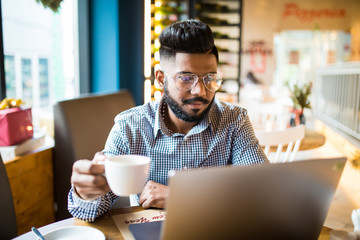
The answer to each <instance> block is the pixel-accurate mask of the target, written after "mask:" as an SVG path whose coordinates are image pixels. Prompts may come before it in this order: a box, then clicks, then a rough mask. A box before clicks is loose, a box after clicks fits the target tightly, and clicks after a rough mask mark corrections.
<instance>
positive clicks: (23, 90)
mask: <svg viewBox="0 0 360 240" xmlns="http://www.w3.org/2000/svg"><path fill="white" fill-rule="evenodd" d="M1 4H2V6H1V7H2V17H3V18H2V24H3V40H4V56H5V57H4V60H5V61H4V65H5V66H4V67H5V76H6V77H5V85H6V96H7V97H8V98H20V99H22V100H23V101H24V102H25V105H26V106H28V107H31V108H32V112H33V120H34V126H35V127H44V128H48V127H49V126H40V123H39V122H41V118H47V117H50V118H51V115H52V106H53V104H54V103H56V102H57V101H59V100H64V99H69V98H74V97H76V96H78V95H79V90H78V89H79V87H78V85H79V83H78V82H79V81H78V76H76V75H75V72H77V71H75V67H74V66H75V65H76V66H77V64H75V57H74V56H75V54H74V46H75V44H74V43H75V39H74V29H76V28H74V24H76V22H74V19H77V15H75V16H74V13H75V12H76V11H74V6H76V5H77V0H63V1H62V2H61V5H60V9H59V10H58V12H53V11H52V10H51V9H49V8H45V7H44V6H43V5H42V4H41V2H37V1H36V0H2V1H1ZM50 131H52V130H51V129H50Z"/></svg>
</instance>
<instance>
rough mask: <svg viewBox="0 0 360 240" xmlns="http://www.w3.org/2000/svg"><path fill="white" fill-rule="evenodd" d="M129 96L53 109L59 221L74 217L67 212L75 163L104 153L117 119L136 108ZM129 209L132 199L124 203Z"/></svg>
mask: <svg viewBox="0 0 360 240" xmlns="http://www.w3.org/2000/svg"><path fill="white" fill-rule="evenodd" d="M134 106H135V103H134V100H133V98H132V95H131V94H130V92H128V91H125V90H122V91H120V92H117V93H111V94H102V95H87V96H84V97H81V98H77V99H71V100H66V101H61V102H58V103H57V104H56V105H55V106H54V122H55V134H54V138H55V147H54V180H55V184H54V185H55V202H56V205H57V211H56V219H57V220H61V219H65V218H68V217H71V215H70V213H69V212H68V210H67V195H68V192H69V189H70V177H71V172H72V166H73V164H74V162H75V161H76V160H79V159H92V158H93V157H94V154H95V153H96V152H98V151H101V150H103V148H104V146H105V142H106V139H107V137H108V135H109V132H110V130H111V128H112V126H113V125H114V117H115V116H116V115H117V114H119V113H120V112H122V111H124V110H127V109H129V108H131V107H134ZM124 201H125V202H124V203H123V205H124V204H127V205H129V203H128V202H129V199H128V198H125V199H124Z"/></svg>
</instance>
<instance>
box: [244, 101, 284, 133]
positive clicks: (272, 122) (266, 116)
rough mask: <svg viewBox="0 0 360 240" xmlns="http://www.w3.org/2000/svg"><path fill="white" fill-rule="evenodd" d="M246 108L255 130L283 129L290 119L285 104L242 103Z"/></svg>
mask: <svg viewBox="0 0 360 240" xmlns="http://www.w3.org/2000/svg"><path fill="white" fill-rule="evenodd" d="M243 107H245V108H246V109H247V110H248V114H249V118H250V121H251V124H252V125H253V127H254V129H256V130H266V131H271V130H284V129H286V125H287V121H288V120H289V119H290V117H289V114H288V112H289V111H288V110H287V109H286V107H285V106H283V105H281V104H278V103H258V104H253V105H244V106H243Z"/></svg>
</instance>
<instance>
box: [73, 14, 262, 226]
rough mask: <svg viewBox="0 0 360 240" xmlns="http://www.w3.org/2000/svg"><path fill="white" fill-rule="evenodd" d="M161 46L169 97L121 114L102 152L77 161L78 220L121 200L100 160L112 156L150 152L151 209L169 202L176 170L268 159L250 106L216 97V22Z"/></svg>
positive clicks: (174, 35) (177, 28) (181, 25)
mask: <svg viewBox="0 0 360 240" xmlns="http://www.w3.org/2000/svg"><path fill="white" fill-rule="evenodd" d="M160 44H161V47H160V65H161V70H158V71H156V80H157V81H158V83H159V85H160V86H161V87H162V88H163V89H164V95H163V97H162V99H161V101H160V102H156V101H154V102H150V103H147V104H144V105H142V106H138V107H135V108H132V109H129V110H127V111H124V112H122V113H120V114H119V115H118V116H117V117H116V118H115V125H114V126H113V128H112V130H111V132H110V134H109V137H108V139H107V141H106V145H105V149H104V150H103V153H97V154H96V155H95V157H94V159H93V160H92V161H90V160H80V161H77V162H75V163H74V166H73V173H72V177H71V182H72V185H73V187H72V189H71V190H70V193H69V206H68V208H69V212H70V213H71V214H72V215H73V216H75V217H78V218H80V219H83V220H86V221H94V220H95V218H96V217H98V216H100V215H102V214H103V213H104V212H106V211H107V210H108V209H109V208H110V207H111V205H112V204H113V203H114V202H115V200H116V198H117V197H116V196H115V195H114V194H113V193H112V192H111V191H110V189H109V186H108V184H107V182H106V179H105V178H104V176H103V175H102V174H103V173H104V166H103V165H101V164H98V162H100V161H103V160H104V159H105V156H111V155H120V154H138V155H146V156H149V157H150V159H151V163H150V173H149V181H148V183H147V184H146V185H145V187H144V189H143V191H142V193H141V194H140V197H139V199H138V202H139V204H140V205H141V206H143V207H144V208H150V207H155V208H163V207H164V206H165V202H166V198H167V196H168V191H169V188H168V186H167V177H168V172H169V171H170V170H179V169H189V168H199V167H211V166H224V165H228V164H232V165H250V164H261V163H264V162H268V160H267V158H266V156H265V155H264V153H263V151H262V149H261V147H260V146H259V143H258V140H257V139H256V137H255V135H254V131H253V129H252V126H251V124H250V121H249V117H248V115H247V112H246V110H245V109H242V108H240V107H236V106H233V105H231V104H228V103H224V102H220V101H219V100H217V99H216V98H215V92H216V90H218V89H219V88H220V85H221V82H222V80H221V78H220V76H219V75H218V74H217V70H218V62H219V59H218V52H217V49H216V47H215V45H214V39H213V36H212V32H211V30H210V28H209V26H207V25H206V24H204V23H202V22H200V21H198V20H187V21H182V22H178V23H174V24H172V25H170V26H168V27H167V28H165V29H164V31H163V32H162V33H161V35H160Z"/></svg>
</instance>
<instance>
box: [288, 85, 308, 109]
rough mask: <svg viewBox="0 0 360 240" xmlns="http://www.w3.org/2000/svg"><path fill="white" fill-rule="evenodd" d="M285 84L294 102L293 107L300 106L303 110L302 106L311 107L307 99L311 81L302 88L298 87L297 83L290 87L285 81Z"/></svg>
mask: <svg viewBox="0 0 360 240" xmlns="http://www.w3.org/2000/svg"><path fill="white" fill-rule="evenodd" d="M287 86H288V88H289V90H290V93H291V95H290V97H291V100H292V102H293V104H294V108H301V110H304V108H311V104H310V99H309V97H310V95H311V88H312V83H311V82H310V83H308V84H304V86H303V87H302V88H300V87H299V86H298V85H297V84H294V85H293V86H292V87H290V84H289V83H287Z"/></svg>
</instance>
